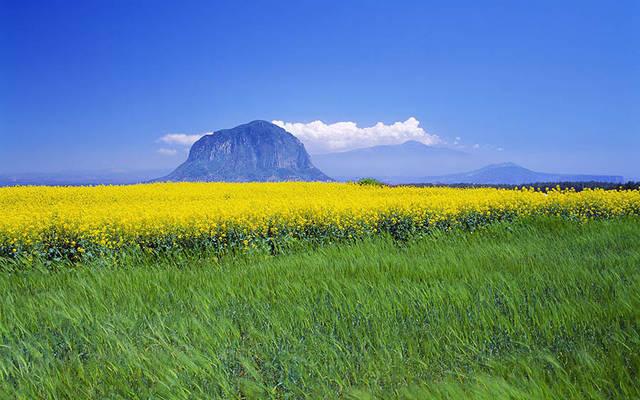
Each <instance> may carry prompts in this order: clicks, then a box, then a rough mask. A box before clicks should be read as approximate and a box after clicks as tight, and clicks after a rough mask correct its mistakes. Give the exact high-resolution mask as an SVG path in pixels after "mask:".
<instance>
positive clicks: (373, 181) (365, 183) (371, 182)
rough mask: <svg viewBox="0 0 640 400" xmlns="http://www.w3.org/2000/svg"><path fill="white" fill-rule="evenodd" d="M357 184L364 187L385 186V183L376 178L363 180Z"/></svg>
mask: <svg viewBox="0 0 640 400" xmlns="http://www.w3.org/2000/svg"><path fill="white" fill-rule="evenodd" d="M356 183H357V184H358V185H362V186H385V184H384V183H383V182H380V181H379V180H377V179H375V178H362V179H360V180H359V181H357V182H356Z"/></svg>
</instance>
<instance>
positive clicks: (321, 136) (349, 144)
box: [271, 117, 443, 154]
mask: <svg viewBox="0 0 640 400" xmlns="http://www.w3.org/2000/svg"><path fill="white" fill-rule="evenodd" d="M271 122H272V123H274V124H275V125H278V126H280V127H281V128H284V129H285V130H286V131H288V132H291V133H292V134H294V135H295V136H296V137H297V138H298V139H300V140H301V141H302V142H303V143H304V145H305V147H306V149H307V151H309V152H310V153H313V154H319V153H328V152H334V151H346V150H352V149H356V148H361V147H369V146H376V145H381V144H399V143H404V142H406V141H407V140H416V141H418V142H422V143H424V144H427V145H434V144H439V143H442V142H443V141H442V140H441V139H440V138H439V137H438V136H437V135H433V134H429V133H427V132H426V131H425V130H424V129H423V128H422V127H420V121H418V120H417V119H416V118H414V117H411V118H409V119H407V120H406V121H404V122H394V123H393V124H390V125H386V124H384V123H382V122H378V123H377V124H375V125H374V126H370V127H359V126H358V125H357V124H356V123H355V122H336V123H333V124H325V123H324V122H322V121H313V122H309V123H302V122H284V121H278V120H274V121H271Z"/></svg>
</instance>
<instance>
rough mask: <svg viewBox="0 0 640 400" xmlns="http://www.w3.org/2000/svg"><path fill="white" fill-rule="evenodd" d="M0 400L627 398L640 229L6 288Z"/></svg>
mask: <svg viewBox="0 0 640 400" xmlns="http://www.w3.org/2000/svg"><path fill="white" fill-rule="evenodd" d="M0 293H2V302H1V303H0V398H24V399H32V398H127V399H129V398H166V399H173V398H177V399H188V398H216V397H218V398H243V397H244V398H345V397H346V398H349V397H352V398H390V397H391V398H393V397H399V398H416V399H422V398H464V397H476V398H496V397H497V398H523V399H524V398H550V399H551V398H553V399H557V398H575V399H581V398H634V397H635V398H637V397H638V396H640V386H639V385H638V383H637V382H638V379H639V376H638V374H639V369H640V311H639V310H640V221H639V220H637V219H631V218H629V219H625V220H618V221H594V222H590V223H587V224H571V223H567V222H561V221H558V220H553V219H538V220H534V221H528V222H527V223H524V222H523V223H517V224H511V225H508V224H497V225H494V226H490V227H487V228H484V229H482V230H479V231H476V232H474V233H463V232H459V233H452V234H447V235H434V236H432V237H427V238H423V239H420V240H419V241H415V242H410V243H408V244H405V245H398V244H397V243H394V242H393V241H392V240H387V239H376V240H371V241H366V242H361V243H358V244H354V245H344V246H334V247H323V248H319V249H315V250H309V251H302V252H298V253H294V254H289V255H284V256H278V257H269V256H263V255H256V256H253V257H241V258H235V259H231V258H230V259H222V260H220V259H214V258H212V257H207V258H202V257H200V258H199V257H196V256H189V257H181V256H167V257H164V258H161V259H156V260H154V259H153V258H144V257H140V258H132V259H131V260H130V261H129V262H128V263H125V264H124V265H122V264H121V265H119V266H117V267H116V266H111V265H108V263H106V262H100V261H99V260H98V261H94V262H91V263H87V264H84V265H83V264H80V265H76V266H72V267H70V268H64V269H59V270H57V271H55V272H51V271H49V270H47V269H43V270H30V271H22V272H16V273H8V272H5V273H2V274H0Z"/></svg>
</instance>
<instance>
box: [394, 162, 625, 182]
mask: <svg viewBox="0 0 640 400" xmlns="http://www.w3.org/2000/svg"><path fill="white" fill-rule="evenodd" d="M416 179H417V180H418V181H419V182H409V181H410V180H409V181H407V182H405V183H442V184H454V183H466V184H475V185H483V184H485V185H522V184H527V183H536V182H607V183H622V182H623V177H622V176H617V175H572V174H552V173H545V172H535V171H532V170H530V169H527V168H524V167H521V166H519V165H516V164H514V163H503V164H493V165H489V166H486V167H484V168H480V169H477V170H474V171H471V172H466V173H461V174H449V175H442V176H434V177H424V178H416Z"/></svg>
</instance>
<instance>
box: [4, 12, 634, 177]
mask: <svg viewBox="0 0 640 400" xmlns="http://www.w3.org/2000/svg"><path fill="white" fill-rule="evenodd" d="M410 118H414V119H415V120H417V121H419V127H420V128H421V129H424V131H425V132H426V133H427V134H429V135H434V136H435V137H437V138H438V139H439V142H440V144H443V145H448V146H459V147H464V148H466V149H468V151H475V150H476V149H474V147H477V148H478V149H479V150H478V151H480V150H482V149H484V150H485V151H488V152H491V153H492V154H494V155H495V158H496V161H506V160H507V159H508V160H513V161H516V162H519V163H522V164H524V165H525V166H527V167H531V168H534V169H538V170H544V171H554V172H583V173H615V174H623V175H625V176H627V177H634V178H636V177H640V162H639V161H638V159H637V158H638V157H637V153H638V148H640V138H639V136H640V3H639V2H637V1H628V2H625V1H619V2H602V1H600V2H589V1H575V2H571V1H548V2H546V1H537V2H525V1H523V2H519V1H511V2H476V1H460V2H430V1H415V2H402V1H393V2H391V1H381V2H374V1H362V2H359V1H340V2H338V1H335V2H329V1H291V2H287V1H273V2H266V1H256V2H232V1H229V2H220V1H203V2H198V1H185V2H178V1H172V2H161V1H153V2H152V1H141V0H138V1H117V0H116V1H75V2H74V1H28V0H21V1H8V0H2V1H0V140H1V146H0V173H3V172H5V173H6V172H25V171H60V170H87V169H111V168H114V169H127V170H132V169H152V168H170V167H172V166H175V165H177V164H179V163H180V162H181V161H182V159H183V158H184V149H183V148H180V147H179V146H177V147H176V145H175V143H174V144H173V147H171V146H169V144H170V143H165V142H161V141H159V139H160V138H162V137H163V136H165V135H167V134H185V135H197V134H201V133H204V132H209V131H212V130H217V129H222V128H228V127H233V126H235V125H238V124H241V123H244V122H248V121H251V120H254V119H265V120H279V121H283V122H286V123H299V124H308V123H311V122H312V121H322V123H323V124H326V125H327V126H329V127H330V126H331V125H332V124H335V123H341V122H353V123H354V124H356V125H357V127H358V129H361V128H366V127H372V126H374V125H375V124H376V123H377V122H383V123H384V124H385V126H387V125H392V124H393V123H396V122H399V123H402V122H404V121H407V120H408V119H410ZM305 127H306V125H305ZM326 129H329V130H330V129H333V128H326ZM357 132H360V131H357ZM362 132H364V131H362ZM332 134H335V132H333V133H332ZM456 138H458V139H456ZM356 139H357V136H356ZM351 145H352V146H354V145H355V144H354V143H351ZM476 145H477V146H476ZM161 149H165V151H163V150H161ZM174 150H175V152H176V154H174V155H171V153H172V152H173V151H174ZM161 153H165V154H161Z"/></svg>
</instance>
